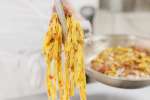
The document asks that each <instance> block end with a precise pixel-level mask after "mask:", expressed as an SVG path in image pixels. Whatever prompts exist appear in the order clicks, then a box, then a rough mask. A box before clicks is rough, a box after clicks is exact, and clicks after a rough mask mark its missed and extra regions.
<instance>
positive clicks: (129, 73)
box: [85, 34, 150, 88]
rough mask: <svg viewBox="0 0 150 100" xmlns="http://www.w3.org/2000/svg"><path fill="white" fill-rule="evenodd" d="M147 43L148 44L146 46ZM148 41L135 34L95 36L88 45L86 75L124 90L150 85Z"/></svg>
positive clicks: (86, 50)
mask: <svg viewBox="0 0 150 100" xmlns="http://www.w3.org/2000/svg"><path fill="white" fill-rule="evenodd" d="M142 43H144V44H142ZM149 43H150V41H149V40H148V39H145V38H144V39H143V40H142V38H140V40H139V37H138V36H131V35H128V34H126V35H122V34H120V35H119V34H118V35H112V34H109V35H101V36H93V37H92V39H91V40H90V42H89V40H88V41H87V42H86V46H85V48H86V49H85V53H86V73H87V74H88V75H89V76H90V78H93V79H95V80H96V81H98V82H102V83H104V84H107V85H110V86H113V87H120V88H141V87H145V86H148V85H150V52H149V51H150V49H149V45H148V44H149Z"/></svg>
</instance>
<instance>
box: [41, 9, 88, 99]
mask: <svg viewBox="0 0 150 100" xmlns="http://www.w3.org/2000/svg"><path fill="white" fill-rule="evenodd" d="M65 17H66V21H67V28H68V33H67V34H66V38H65V41H64V42H63V38H62V27H61V25H60V22H59V18H58V15H57V14H56V13H55V12H54V13H53V14H52V18H51V21H50V24H49V27H48V32H47V33H46V36H45V38H44V47H43V54H44V57H45V61H46V64H47V72H46V83H47V84H46V86H47V93H48V98H49V99H52V100H56V97H57V96H56V95H57V93H56V92H57V91H56V89H57V86H58V89H59V98H60V100H70V96H73V95H74V90H75V88H78V89H79V91H80V99H81V100H86V77H85V70H84V67H85V66H84V54H83V46H84V40H83V38H84V34H83V30H82V28H81V26H80V24H79V22H78V21H77V20H75V18H74V17H73V16H72V15H71V14H66V13H65ZM63 58H64V60H63V61H64V67H63V63H62V59H63Z"/></svg>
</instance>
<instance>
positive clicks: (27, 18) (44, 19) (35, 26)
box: [0, 0, 51, 100]
mask: <svg viewBox="0 0 150 100" xmlns="http://www.w3.org/2000/svg"><path fill="white" fill-rule="evenodd" d="M50 9H51V8H50V1H48V0H42V2H41V0H0V12H1V13H0V100H2V99H1V98H13V97H19V96H24V95H29V94H35V93H38V92H42V91H43V89H44V88H43V87H44V85H43V83H42V82H43V80H44V69H45V68H44V67H45V66H44V61H43V59H42V57H41V54H40V52H41V51H40V50H41V46H42V39H43V36H44V33H45V32H46V31H47V26H48V22H49V15H50Z"/></svg>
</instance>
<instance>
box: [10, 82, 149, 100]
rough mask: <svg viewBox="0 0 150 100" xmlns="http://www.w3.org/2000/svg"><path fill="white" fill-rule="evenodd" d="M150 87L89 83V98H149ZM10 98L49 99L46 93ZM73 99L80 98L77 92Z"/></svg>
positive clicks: (141, 99)
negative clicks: (131, 87) (123, 86)
mask: <svg viewBox="0 0 150 100" xmlns="http://www.w3.org/2000/svg"><path fill="white" fill-rule="evenodd" d="M149 91H150V87H147V88H142V89H119V88H113V87H109V86H106V85H104V84H101V83H92V84H88V85H87V99H88V100H149V98H150V95H149ZM9 100H47V96H46V94H44V93H43V94H39V95H32V96H28V97H22V98H16V99H9ZM71 100H79V94H78V93H76V94H75V96H74V97H73V98H72V99H71Z"/></svg>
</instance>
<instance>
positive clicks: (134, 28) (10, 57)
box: [0, 0, 150, 100]
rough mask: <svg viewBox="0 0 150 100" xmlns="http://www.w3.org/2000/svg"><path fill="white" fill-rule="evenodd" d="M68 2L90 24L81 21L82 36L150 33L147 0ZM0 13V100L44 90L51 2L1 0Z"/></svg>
mask: <svg viewBox="0 0 150 100" xmlns="http://www.w3.org/2000/svg"><path fill="white" fill-rule="evenodd" d="M69 1H70V3H71V4H72V5H73V6H74V8H75V9H76V11H77V12H78V13H80V14H81V15H82V16H83V17H84V18H85V19H87V20H88V21H89V22H90V23H91V24H89V23H88V24H87V21H83V26H84V31H85V35H86V37H85V38H87V37H88V36H90V35H99V36H101V35H102V34H140V35H143V36H147V37H148V36H149V35H150V28H149V26H150V0H69ZM0 12H1V13H0V100H2V99H6V98H9V99H11V98H18V97H22V96H28V95H33V94H40V93H44V92H45V87H44V85H43V84H44V83H43V82H44V73H45V64H44V61H43V58H42V56H41V54H40V52H41V48H42V41H43V36H44V33H45V32H46V31H47V26H48V22H49V18H50V17H49V16H50V13H51V1H50V0H0ZM108 90H109V89H108ZM1 98H2V99H1ZM119 99H120V98H118V99H115V100H119ZM95 100H96V99H95ZM103 100H104V99H103ZM109 100H111V99H109ZM126 100H127V99H126ZM131 100H133V99H131ZM144 100H147V99H144Z"/></svg>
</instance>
